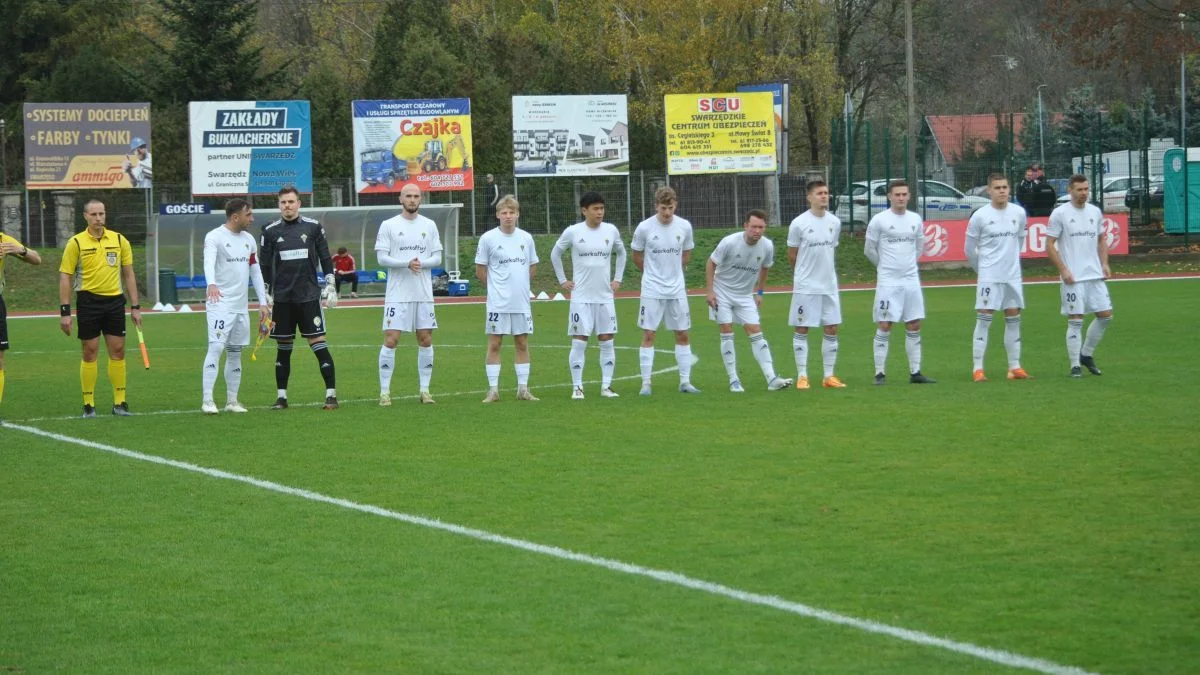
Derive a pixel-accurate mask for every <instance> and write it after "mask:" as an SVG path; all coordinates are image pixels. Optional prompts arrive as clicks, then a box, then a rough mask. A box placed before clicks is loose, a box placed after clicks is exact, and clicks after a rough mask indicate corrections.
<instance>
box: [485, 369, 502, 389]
mask: <svg viewBox="0 0 1200 675" xmlns="http://www.w3.org/2000/svg"><path fill="white" fill-rule="evenodd" d="M483 371H484V372H485V373H487V381H488V389H498V388H499V387H500V364H499V363H485V364H483Z"/></svg>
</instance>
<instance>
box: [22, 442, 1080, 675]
mask: <svg viewBox="0 0 1200 675" xmlns="http://www.w3.org/2000/svg"><path fill="white" fill-rule="evenodd" d="M0 426H3V427H7V428H9V429H13V430H16V431H24V432H25V433H28V434H32V435H34V436H41V437H43V438H49V439H51V440H55V441H60V442H63V443H71V444H74V445H80V446H83V447H85V448H92V449H94V450H100V451H103V452H108V453H112V454H114V455H119V456H121V457H126V458H128V459H136V460H139V461H142V462H150V463H152V464H160V465H163V466H169V467H172V468H175V469H182V470H184V471H190V472H192V473H199V474H203V475H205V476H209V477H211V478H219V479H221V480H228V481H233V482H237V483H245V484H247V485H252V486H254V487H257V488H262V489H263V490H269V491H271V492H277V493H280V494H285V495H289V496H292V497H299V498H301V499H307V500H309V501H313V502H318V503H322V504H330V505H333V506H338V507H341V508H344V509H349V510H351V511H359V512H361V513H367V514H370V515H373V516H380V517H382V518H389V519H392V520H398V521H401V522H404V523H408V524H410V525H417V526H420V527H427V528H431V529H434V530H440V531H442V532H449V533H451V534H456V535H459V536H462V537H468V538H470V539H476V540H478V541H485V542H488V543H492V544H499V545H501V546H508V547H510V548H515V549H519V550H522V551H528V552H530V553H537V554H539V555H544V556H549V557H551V558H558V559H559V560H568V561H571V562H577V563H583V564H585V565H592V566H595V567H600V568H603V569H606V570H610V571H613V572H620V573H622V574H629V575H633V576H639V577H646V578H648V579H654V580H655V581H661V582H663V583H667V584H673V585H675V586H682V587H684V588H690V589H692V590H696V591H703V592H705V593H710V594H712V595H717V596H721V597H725V598H729V599H731V600H737V601H739V602H745V603H748V604H751V605H760V606H763V607H770V608H772V609H777V610H780V611H783V612H788V613H790V614H796V615H798V616H803V617H807V618H810V619H816V620H818V621H824V622H826V623H832V624H835V625H839V626H846V627H849V628H854V629H856V630H861V631H865V632H867V633H875V634H877V635H886V636H888V637H893V638H896V639H898V640H903V641H905V642H911V643H914V644H918V645H923V646H926V647H935V648H937V649H944V650H946V651H950V652H955V653H957V654H963V655H965V656H970V657H973V658H977V659H981V660H984V661H990V662H992V663H997V664H1000V665H1003V666H1009V667H1012V668H1024V669H1027V670H1033V671H1036V672H1039V673H1048V674H1050V675H1092V674H1091V673H1089V671H1086V670H1083V669H1081V668H1077V667H1075V666H1064V665H1060V664H1057V663H1054V662H1052V661H1046V660H1045V659H1039V658H1034V657H1031V656H1023V655H1021V654H1014V653H1012V652H1008V651H1004V650H1002V649H992V648H989V647H981V646H979V645H974V644H971V643H969V642H958V641H955V640H950V639H947V638H941V637H937V636H935V635H930V634H928V633H922V632H920V631H915V630H909V629H907V628H900V627H898V626H891V625H888V624H884V623H878V622H876V621H871V620H869V619H859V618H856V617H853V616H847V615H845V614H838V613H837V612H831V611H829V610H825V609H821V608H819V607H813V606H810V605H805V604H802V603H799V602H792V601H791V600H785V599H783V598H780V597H777V596H774V595H763V594H760V593H752V592H750V591H743V590H740V589H737V588H731V587H729V586H725V585H723V584H718V583H713V582H711V581H704V580H702V579H695V578H692V577H689V576H686V575H684V574H680V573H678V572H671V571H668V570H659V569H654V568H651V567H643V566H641V565H634V564H632V563H626V562H621V561H619V560H613V559H611V558H601V557H598V556H593V555H588V554H586V553H577V552H575V551H569V550H567V549H564V548H559V547H557V546H548V545H546V544H538V543H534V542H532V541H526V540H524V539H516V538H514V537H507V536H504V535H502V534H494V533H492V532H487V531H485V530H477V529H475V528H471V527H466V526H463V525H455V524H454V523H446V522H442V521H440V520H435V519H432V518H425V517H423V516H417V515H412V514H408V513H401V512H399V511H392V510H389V509H385V508H382V507H379V506H373V505H371V504H360V503H358V502H353V501H350V500H348V499H342V498H340V497H331V496H329V495H324V494H321V493H319V492H312V491H311V490H305V489H302V488H294V487H289V486H287V485H282V484H280V483H275V482H272V481H269V480H263V479H260V478H254V477H253V476H245V475H242V474H236V473H230V472H228V471H222V470H221V469H212V468H209V467H204V466H199V465H197V464H191V463H188V462H181V461H179V460H174V459H167V458H166V457H159V456H157V455H147V454H144V453H141V452H136V451H134V450H126V449H124V448H118V447H116V446H112V445H106V444H104V443H97V442H95V441H89V440H86V439H83V438H75V437H73V436H66V435H64V434H58V433H54V432H52V431H45V430H43V429H39V428H37V427H30V426H25V425H22V424H13V423H11V422H0Z"/></svg>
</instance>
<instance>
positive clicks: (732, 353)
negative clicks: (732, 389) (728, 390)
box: [721, 333, 738, 382]
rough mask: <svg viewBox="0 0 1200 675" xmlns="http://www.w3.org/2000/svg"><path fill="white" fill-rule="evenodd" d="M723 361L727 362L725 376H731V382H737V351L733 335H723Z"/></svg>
mask: <svg viewBox="0 0 1200 675" xmlns="http://www.w3.org/2000/svg"><path fill="white" fill-rule="evenodd" d="M721 360H722V361H724V362H725V374H726V375H728V376H729V381H730V382H735V381H737V379H738V373H737V349H735V348H734V346H733V333H721Z"/></svg>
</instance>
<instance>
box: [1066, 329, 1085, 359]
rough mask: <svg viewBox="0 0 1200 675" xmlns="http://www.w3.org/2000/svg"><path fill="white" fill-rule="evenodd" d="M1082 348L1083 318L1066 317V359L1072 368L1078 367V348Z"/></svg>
mask: <svg viewBox="0 0 1200 675" xmlns="http://www.w3.org/2000/svg"><path fill="white" fill-rule="evenodd" d="M1082 348H1083V319H1067V360H1068V361H1070V362H1071V367H1072V368H1078V367H1079V350H1080V349H1082Z"/></svg>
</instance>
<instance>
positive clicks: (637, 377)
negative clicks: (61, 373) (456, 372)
mask: <svg viewBox="0 0 1200 675" xmlns="http://www.w3.org/2000/svg"><path fill="white" fill-rule="evenodd" d="M434 347H435V348H436V347H441V348H445V349H478V350H481V351H482V350H484V349H486V348H485V347H484V346H483V345H439V344H434ZM535 347H537V348H541V347H547V348H551V349H570V348H571V347H570V345H530V349H533V348H535ZM346 348H351V349H356V348H364V349H365V348H369V349H379V345H341V346H339V347H338V349H346ZM613 348H614V349H630V350H633V349H638V347H629V346H622V345H613ZM178 349H185V348H184V347H179V348H178ZM187 349H194V348H187ZM654 351H655V352H656V353H658V354H670V355H672V356H674V355H675V352H674V351H669V350H666V349H655V350H654ZM13 353H14V354H16V353H20V354H34V353H40V352H13ZM677 370H679V366H677V365H675V366H668V367H666V368H659V369H656V370H653V371H651V374H653V375H662V374H664V373H671V372H675V371H677ZM641 378H642V376H641V374H638V375H621V376H618V377H614V378H613V382H623V381H625V380H640V379H641ZM583 384H584V386H587V385H593V384H600V380H584V381H583ZM571 386H573V385H572V384H571V383H570V382H567V383H565V384H541V385H536V386H531V387H530V388H531V389H532V390H535V393H536V391H538V390H542V389H561V388H566V387H571ZM487 392H488V390H487V389H473V390H471V391H455V392H449V393H442V392H438V393H437V396H436V398H449V397H452V396H481V395H483V394H486V393H487ZM416 398H417V394H407V395H403V396H393V397H392V400H393V401H405V400H416ZM338 401H339V402H340V403H376V402H378V401H379V399H378V398H351V399H345V398H339V399H338ZM242 405H245V403H244V402H243V403H242ZM320 405H324V401H316V402H313V403H291V402H290V401H289V407H291V408H315V407H317V406H320ZM246 407H247V408H248V409H250V410H269V409H270V408H271V406H269V405H263V406H246ZM199 414H201V412H200V409H199V408H192V409H189V410H151V411H148V412H135V413H134V416H135V417H149V416H151V415H199ZM82 419H83V418H82V417H80V416H79V415H59V416H53V417H27V418H25V419H22V420H17V421H18V422H25V423H32V422H62V421H67V420H82ZM96 419H108V416H106V415H100V416H99V417H97V418H96ZM88 421H89V422H92V421H93V420H88Z"/></svg>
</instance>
